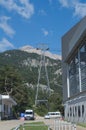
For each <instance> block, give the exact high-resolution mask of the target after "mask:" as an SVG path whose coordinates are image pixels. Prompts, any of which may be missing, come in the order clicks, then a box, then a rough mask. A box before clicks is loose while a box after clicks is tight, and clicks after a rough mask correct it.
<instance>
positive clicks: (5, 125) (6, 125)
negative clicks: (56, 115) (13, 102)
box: [0, 117, 86, 130]
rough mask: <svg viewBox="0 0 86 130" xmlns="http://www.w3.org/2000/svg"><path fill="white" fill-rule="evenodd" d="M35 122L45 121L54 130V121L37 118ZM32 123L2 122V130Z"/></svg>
mask: <svg viewBox="0 0 86 130" xmlns="http://www.w3.org/2000/svg"><path fill="white" fill-rule="evenodd" d="M34 121H43V122H44V123H45V124H48V125H51V127H52V129H54V126H53V124H54V123H55V122H54V121H55V120H53V119H48V120H45V119H43V118H41V117H37V118H36V120H34ZM26 122H32V121H23V120H8V121H0V130H11V129H12V128H14V127H16V126H19V125H20V124H23V123H26ZM76 130H86V128H82V127H79V126H77V129H76Z"/></svg>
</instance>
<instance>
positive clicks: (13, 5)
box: [0, 0, 34, 19]
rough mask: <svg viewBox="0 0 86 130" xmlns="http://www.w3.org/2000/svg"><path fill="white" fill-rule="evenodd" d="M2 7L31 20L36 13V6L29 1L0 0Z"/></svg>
mask: <svg viewBox="0 0 86 130" xmlns="http://www.w3.org/2000/svg"><path fill="white" fill-rule="evenodd" d="M0 5H2V6H3V7H4V8H6V9H7V10H9V11H15V12H17V13H18V14H19V15H21V16H22V17H24V18H27V19H29V18H30V17H31V16H32V15H33V13H34V6H33V4H31V3H30V2H29V0H18V2H16V1H14V0H0Z"/></svg>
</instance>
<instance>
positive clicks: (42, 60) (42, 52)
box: [35, 44, 50, 106]
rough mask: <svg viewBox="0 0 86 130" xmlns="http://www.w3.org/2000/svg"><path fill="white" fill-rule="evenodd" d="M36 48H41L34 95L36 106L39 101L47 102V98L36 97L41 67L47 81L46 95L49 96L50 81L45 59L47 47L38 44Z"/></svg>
mask: <svg viewBox="0 0 86 130" xmlns="http://www.w3.org/2000/svg"><path fill="white" fill-rule="evenodd" d="M37 49H38V50H41V58H40V64H39V69H38V82H37V90H36V96H35V106H37V104H39V102H48V100H47V99H44V98H43V99H38V95H39V87H40V79H41V72H42V68H43V67H44V71H45V78H46V81H47V89H46V92H47V94H48V96H49V93H50V83H49V78H48V71H47V63H46V61H45V51H47V50H48V49H49V48H48V47H47V46H46V45H45V44H40V45H39V47H38V48H37Z"/></svg>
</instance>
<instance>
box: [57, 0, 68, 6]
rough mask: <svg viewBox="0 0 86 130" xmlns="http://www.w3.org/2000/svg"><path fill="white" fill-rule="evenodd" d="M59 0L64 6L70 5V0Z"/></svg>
mask: <svg viewBox="0 0 86 130" xmlns="http://www.w3.org/2000/svg"><path fill="white" fill-rule="evenodd" d="M59 2H60V4H61V5H62V6H63V7H68V6H69V0H59Z"/></svg>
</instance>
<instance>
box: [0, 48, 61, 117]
mask: <svg viewBox="0 0 86 130" xmlns="http://www.w3.org/2000/svg"><path fill="white" fill-rule="evenodd" d="M46 62H47V70H48V77H49V83H50V88H51V91H52V94H50V96H49V99H48V101H49V104H48V107H47V106H46V107H45V104H41V105H38V106H37V107H36V108H35V107H34V103H35V95H36V87H37V82H38V69H39V63H40V55H38V54H36V53H27V52H24V51H20V50H11V51H6V52H3V53H0V93H1V94H7V93H9V94H10V95H11V96H12V97H13V98H14V99H15V100H16V101H17V106H16V107H15V109H14V111H15V112H16V113H18V112H23V111H24V110H25V109H26V108H33V109H35V111H37V112H38V113H39V114H41V115H43V114H44V113H46V112H47V111H48V110H50V111H55V110H59V109H60V110H63V109H62V86H61V84H62V72H61V60H53V59H50V58H48V57H46ZM44 77H45V75H44V74H43V75H42V78H41V87H42V90H43V89H44V88H45V87H47V86H46V78H44ZM44 86H45V87H44ZM43 87H44V88H43ZM40 95H42V91H41V92H40ZM43 96H44V95H43ZM41 110H43V111H42V113H41Z"/></svg>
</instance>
